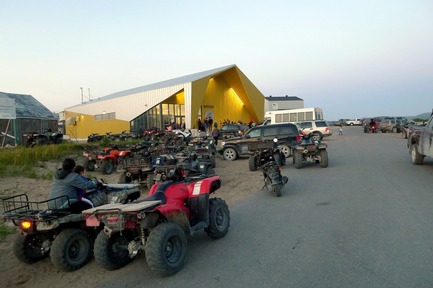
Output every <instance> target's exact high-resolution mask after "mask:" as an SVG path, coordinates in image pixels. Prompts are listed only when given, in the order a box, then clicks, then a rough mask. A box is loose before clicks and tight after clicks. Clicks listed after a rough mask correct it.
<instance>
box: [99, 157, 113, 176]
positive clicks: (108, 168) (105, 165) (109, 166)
mask: <svg viewBox="0 0 433 288" xmlns="http://www.w3.org/2000/svg"><path fill="white" fill-rule="evenodd" d="M113 171H114V165H113V163H112V162H111V161H110V160H104V161H102V164H101V172H102V174H111V173H113Z"/></svg>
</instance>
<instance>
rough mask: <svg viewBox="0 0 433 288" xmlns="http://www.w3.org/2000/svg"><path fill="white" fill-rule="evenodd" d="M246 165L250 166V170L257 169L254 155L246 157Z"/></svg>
mask: <svg viewBox="0 0 433 288" xmlns="http://www.w3.org/2000/svg"><path fill="white" fill-rule="evenodd" d="M248 167H249V168H250V171H256V170H257V164H256V157H255V156H253V155H250V158H249V159H248Z"/></svg>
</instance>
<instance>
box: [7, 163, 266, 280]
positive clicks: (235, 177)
mask: <svg viewBox="0 0 433 288" xmlns="http://www.w3.org/2000/svg"><path fill="white" fill-rule="evenodd" d="M58 165H60V163H57V164H56V163H52V164H51V165H47V167H46V168H41V169H51V170H53V171H54V170H55V169H56V166H58ZM215 172H216V174H217V175H219V176H220V177H221V181H222V186H221V188H220V189H219V190H217V191H216V194H215V196H216V197H220V198H223V199H224V200H226V202H227V204H228V205H229V207H232V206H233V205H236V203H238V202H239V201H241V200H242V199H244V198H246V197H248V196H249V195H250V194H251V193H255V192H257V191H258V190H260V189H261V187H262V186H263V178H262V172H261V171H260V170H258V171H254V172H251V171H249V169H248V161H247V159H245V158H244V159H239V160H236V161H225V160H223V159H222V158H217V162H216V168H215ZM88 176H92V177H97V178H103V179H104V180H105V181H106V182H107V183H117V181H118V180H119V177H120V174H119V173H113V174H112V175H101V174H99V173H89V175H88ZM0 187H1V188H0V198H3V197H5V196H11V195H16V194H20V193H26V194H28V195H29V200H30V201H41V200H45V199H46V198H47V197H48V194H49V191H50V188H51V181H49V180H35V179H29V178H24V177H20V176H17V177H11V178H0ZM147 192H148V190H147V189H143V190H142V198H145V197H146V195H147ZM17 233H18V232H17ZM17 233H13V234H12V235H9V236H8V237H6V239H4V240H1V241H0V283H1V284H0V286H1V287H71V285H72V286H74V287H79V286H81V287H87V286H89V285H90V286H92V285H91V283H95V284H96V283H98V282H99V281H98V279H99V280H101V279H104V278H105V273H110V272H109V271H106V270H104V269H103V268H101V267H99V266H97V265H96V263H95V261H94V260H93V259H92V260H91V261H90V263H88V264H86V266H84V267H83V268H81V269H79V270H77V271H74V272H63V271H60V270H59V269H57V268H55V267H54V266H53V265H52V263H51V261H50V258H49V257H47V258H45V259H43V260H42V261H39V262H37V263H35V264H32V265H29V264H25V263H22V262H20V261H18V260H17V259H16V258H15V256H14V255H13V253H12V243H13V240H14V238H15V237H16V234H17Z"/></svg>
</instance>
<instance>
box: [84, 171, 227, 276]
mask: <svg viewBox="0 0 433 288" xmlns="http://www.w3.org/2000/svg"><path fill="white" fill-rule="evenodd" d="M176 171H177V172H175V173H174V174H175V176H174V177H171V180H168V181H165V182H163V183H157V184H155V185H153V186H152V188H151V189H150V191H149V197H148V198H147V199H144V200H141V201H136V202H134V203H131V204H126V205H116V204H114V205H103V206H100V207H97V208H92V209H89V210H85V211H83V213H84V214H86V215H85V218H86V225H87V226H95V227H99V226H100V225H101V223H103V224H104V230H102V231H101V232H100V233H99V234H98V236H97V238H96V241H95V248H94V254H95V261H96V263H97V264H98V265H100V266H102V267H104V268H105V269H107V270H114V269H118V268H121V267H123V266H125V265H127V264H128V263H129V262H131V261H132V257H134V256H136V255H137V254H138V252H141V251H144V252H145V253H146V260H147V264H148V265H149V267H150V268H151V269H152V270H153V271H155V272H157V273H159V274H160V275H163V276H168V275H172V274H175V273H177V272H178V271H179V270H180V269H181V268H182V266H183V262H184V259H185V255H186V247H187V240H186V235H185V234H189V235H193V234H194V232H197V231H199V230H201V229H204V231H206V233H207V234H208V235H209V236H210V237H212V238H214V239H218V238H222V237H224V236H225V235H226V233H227V231H228V228H229V226H230V212H229V209H228V206H227V204H226V202H225V201H224V200H222V199H221V198H209V195H210V194H211V193H213V192H215V191H216V190H217V189H219V188H220V186H221V180H220V178H219V176H211V177H208V178H205V177H197V178H186V179H182V177H181V175H180V173H181V172H180V171H179V169H177V170H176Z"/></svg>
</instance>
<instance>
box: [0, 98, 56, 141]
mask: <svg viewBox="0 0 433 288" xmlns="http://www.w3.org/2000/svg"><path fill="white" fill-rule="evenodd" d="M14 112H15V113H14ZM58 121H59V117H58V115H56V114H55V113H53V112H51V111H50V110H49V109H48V108H47V107H45V106H44V105H42V104H41V103H40V102H39V101H38V100H36V99H35V98H34V97H33V96H31V95H24V94H14V93H5V92H0V146H1V147H4V146H5V145H11V146H15V145H19V144H24V143H25V142H26V138H25V136H24V134H26V133H32V132H37V133H44V132H46V131H48V130H49V129H50V130H51V131H57V130H58Z"/></svg>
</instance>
